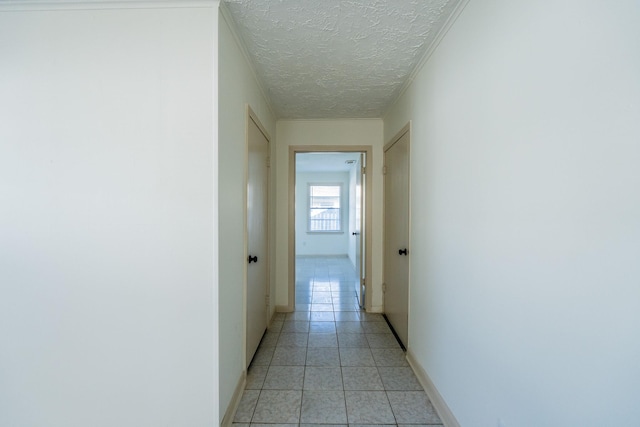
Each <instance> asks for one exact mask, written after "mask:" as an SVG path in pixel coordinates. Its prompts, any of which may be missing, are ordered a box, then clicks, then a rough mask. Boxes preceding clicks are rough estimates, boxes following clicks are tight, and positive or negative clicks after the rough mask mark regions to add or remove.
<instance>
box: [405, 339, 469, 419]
mask: <svg viewBox="0 0 640 427" xmlns="http://www.w3.org/2000/svg"><path fill="white" fill-rule="evenodd" d="M407 362H409V366H411V369H413V372H414V373H415V374H416V377H418V381H419V382H420V385H422V388H424V391H425V392H426V393H427V396H429V400H430V401H431V403H432V404H433V407H434V408H435V409H436V412H437V413H438V416H439V417H440V420H442V423H443V424H444V426H445V427H460V424H459V423H458V420H456V417H454V416H453V412H451V409H449V406H448V405H447V402H445V401H444V398H443V397H442V395H441V394H440V392H439V391H438V389H437V388H436V386H435V384H433V381H431V378H429V375H428V374H427V371H425V370H424V368H423V367H422V365H420V363H419V362H418V360H417V359H416V356H415V354H414V353H413V351H412V350H411V349H408V350H407Z"/></svg>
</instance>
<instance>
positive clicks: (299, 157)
mask: <svg viewBox="0 0 640 427" xmlns="http://www.w3.org/2000/svg"><path fill="white" fill-rule="evenodd" d="M358 157H360V153H298V154H296V172H348V171H350V170H351V169H352V168H353V165H352V164H347V163H346V162H347V161H356V160H357V159H358Z"/></svg>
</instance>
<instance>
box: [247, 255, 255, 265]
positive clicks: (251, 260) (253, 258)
mask: <svg viewBox="0 0 640 427" xmlns="http://www.w3.org/2000/svg"><path fill="white" fill-rule="evenodd" d="M247 261H249V264H251V263H252V262H258V256H257V255H256V256H251V255H249V257H248V258H247Z"/></svg>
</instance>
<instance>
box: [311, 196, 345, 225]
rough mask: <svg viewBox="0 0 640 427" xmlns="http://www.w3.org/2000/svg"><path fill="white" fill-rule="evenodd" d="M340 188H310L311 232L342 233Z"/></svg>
mask: <svg viewBox="0 0 640 427" xmlns="http://www.w3.org/2000/svg"><path fill="white" fill-rule="evenodd" d="M340 216H341V215H340V186H339V185H310V186H309V231H341V230H342V227H341V224H340Z"/></svg>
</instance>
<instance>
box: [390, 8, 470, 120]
mask: <svg viewBox="0 0 640 427" xmlns="http://www.w3.org/2000/svg"><path fill="white" fill-rule="evenodd" d="M469 1H470V0H459V1H458V4H456V5H455V7H454V8H453V12H452V13H451V15H449V17H448V18H447V20H446V21H445V23H444V25H443V26H442V27H441V28H440V30H439V31H438V34H436V36H435V37H434V39H433V41H432V42H431V43H430V44H429V46H428V47H427V50H425V52H424V54H423V55H422V58H421V59H420V61H419V62H418V63H417V64H416V66H415V67H414V68H413V70H412V71H411V73H409V77H407V79H406V80H405V82H404V84H403V85H402V86H401V88H400V91H399V92H398V95H397V96H396V97H395V99H394V100H393V102H392V103H390V104H389V106H388V107H387V109H386V110H385V111H384V113H383V114H382V117H386V116H387V114H388V113H389V111H391V109H392V108H393V107H394V106H395V105H396V104H397V103H398V101H399V100H400V98H402V95H404V93H405V92H406V91H407V89H408V88H409V86H411V84H412V83H413V81H414V80H415V79H416V77H417V76H418V74H419V73H420V71H422V69H423V68H424V66H425V65H426V64H427V62H428V61H429V58H431V55H433V53H434V52H435V51H436V49H437V48H438V46H439V45H440V42H442V39H444V37H445V36H446V35H447V33H448V32H449V30H450V29H451V27H452V26H453V24H454V23H455V22H456V20H457V19H458V17H459V16H460V14H461V13H462V11H463V10H464V8H465V7H466V6H467V4H468V3H469Z"/></svg>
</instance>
